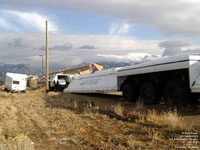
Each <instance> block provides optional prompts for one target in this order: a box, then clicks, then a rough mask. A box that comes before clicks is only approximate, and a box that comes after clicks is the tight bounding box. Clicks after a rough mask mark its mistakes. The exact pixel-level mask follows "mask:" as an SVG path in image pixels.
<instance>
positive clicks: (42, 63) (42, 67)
mask: <svg viewBox="0 0 200 150" xmlns="http://www.w3.org/2000/svg"><path fill="white" fill-rule="evenodd" d="M39 56H40V57H42V78H43V75H44V64H43V62H44V60H43V59H44V58H43V55H39Z"/></svg>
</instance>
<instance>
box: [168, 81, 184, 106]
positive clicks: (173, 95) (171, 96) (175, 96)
mask: <svg viewBox="0 0 200 150" xmlns="http://www.w3.org/2000/svg"><path fill="white" fill-rule="evenodd" d="M187 95H188V94H187V91H186V90H185V88H184V86H183V85H182V84H181V83H178V82H169V83H168V84H167V85H166V86H165V88H164V98H165V103H166V105H167V106H170V107H171V106H174V105H184V104H186V100H187V98H188V96H187Z"/></svg>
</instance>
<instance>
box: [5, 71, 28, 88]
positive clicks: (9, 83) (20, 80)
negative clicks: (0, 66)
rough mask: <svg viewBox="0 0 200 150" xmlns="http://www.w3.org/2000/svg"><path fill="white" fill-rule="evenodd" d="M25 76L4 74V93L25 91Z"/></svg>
mask: <svg viewBox="0 0 200 150" xmlns="http://www.w3.org/2000/svg"><path fill="white" fill-rule="evenodd" d="M26 85H27V75H25V74H18V73H6V81H5V90H6V91H26Z"/></svg>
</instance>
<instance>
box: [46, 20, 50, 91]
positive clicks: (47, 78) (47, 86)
mask: <svg viewBox="0 0 200 150" xmlns="http://www.w3.org/2000/svg"><path fill="white" fill-rule="evenodd" d="M48 91H49V65H48V21H46V93H47V92H48Z"/></svg>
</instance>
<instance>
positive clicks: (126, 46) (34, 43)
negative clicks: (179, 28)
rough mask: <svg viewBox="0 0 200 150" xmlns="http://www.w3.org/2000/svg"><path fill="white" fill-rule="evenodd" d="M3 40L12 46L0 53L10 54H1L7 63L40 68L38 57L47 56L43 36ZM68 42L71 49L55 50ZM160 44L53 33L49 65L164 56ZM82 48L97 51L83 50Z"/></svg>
mask: <svg viewBox="0 0 200 150" xmlns="http://www.w3.org/2000/svg"><path fill="white" fill-rule="evenodd" d="M18 39H20V41H18ZM16 40H17V41H18V44H19V45H20V46H26V47H16V46H15V44H16ZM0 41H1V42H6V43H10V44H9V45H3V44H1V47H0V51H6V52H7V54H6V57H4V56H5V55H3V54H2V55H1V53H0V60H1V61H3V62H6V63H8V62H9V63H15V62H18V63H29V64H31V65H32V66H40V64H41V58H39V57H37V56H38V55H41V54H43V55H44V54H45V51H44V50H41V47H42V46H43V45H45V36H44V34H41V33H34V34H33V33H29V34H2V35H1V37H0ZM66 43H71V44H72V45H73V47H72V49H70V50H69V49H68V50H67V49H63V50H62V51H61V50H59V49H56V47H60V46H62V45H65V44H66ZM158 43H159V41H151V40H149V41H148V40H138V39H135V38H133V37H129V36H119V35H69V34H58V33H50V34H49V48H51V47H54V50H50V51H49V62H50V64H51V65H77V63H81V62H84V61H87V62H92V61H101V60H108V61H109V60H110V59H111V57H109V58H107V57H103V56H106V55H113V56H114V57H117V56H118V57H119V59H121V58H120V57H122V56H123V59H122V60H125V59H126V58H127V59H128V60H131V59H132V58H134V57H133V56H131V55H129V56H127V57H125V55H128V54H130V53H144V52H145V53H151V54H161V53H162V49H161V48H159V47H158ZM11 44H12V45H14V46H12V45H11ZM83 45H86V46H87V45H89V46H90V47H97V48H95V49H94V48H92V49H91V48H87V49H80V47H81V46H83ZM28 47H33V48H35V49H33V48H28ZM135 55H136V54H135ZM138 57H139V56H137V58H138ZM115 60H117V59H115Z"/></svg>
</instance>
